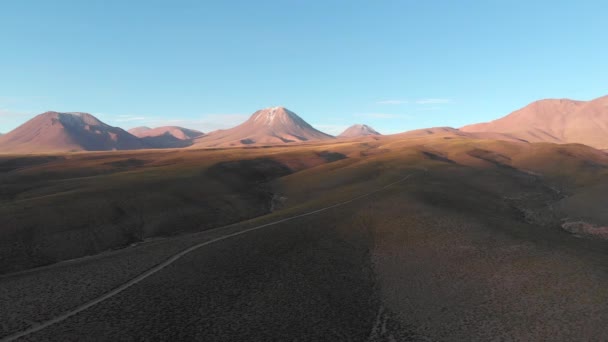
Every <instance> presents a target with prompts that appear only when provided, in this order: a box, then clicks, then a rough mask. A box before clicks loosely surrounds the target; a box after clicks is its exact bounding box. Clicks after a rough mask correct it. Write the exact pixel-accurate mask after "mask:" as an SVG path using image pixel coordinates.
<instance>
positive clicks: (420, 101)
mask: <svg viewBox="0 0 608 342" xmlns="http://www.w3.org/2000/svg"><path fill="white" fill-rule="evenodd" d="M450 102H452V100H451V99H446V98H429V99H418V100H416V104H420V105H430V104H446V103H450Z"/></svg>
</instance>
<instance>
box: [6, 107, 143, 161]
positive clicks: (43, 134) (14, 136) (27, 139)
mask: <svg viewBox="0 0 608 342" xmlns="http://www.w3.org/2000/svg"><path fill="white" fill-rule="evenodd" d="M141 148H145V145H144V144H143V143H142V142H141V141H140V140H139V139H138V138H137V137H135V136H133V135H131V134H129V133H128V132H126V131H124V130H123V129H121V128H118V127H112V126H109V125H107V124H105V123H103V122H101V121H100V120H99V119H97V118H96V117H94V116H93V115H91V114H87V113H59V112H46V113H43V114H40V115H37V116H36V117H34V118H33V119H31V120H29V121H27V122H26V123H24V124H23V125H21V126H19V127H17V128H15V129H14V130H13V131H11V132H9V133H7V134H5V135H3V136H1V137H0V151H2V152H6V153H39V152H66V151H109V150H133V149H141Z"/></svg>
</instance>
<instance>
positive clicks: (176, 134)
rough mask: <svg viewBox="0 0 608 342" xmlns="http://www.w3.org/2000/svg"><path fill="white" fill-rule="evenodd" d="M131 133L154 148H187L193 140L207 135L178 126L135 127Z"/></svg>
mask: <svg viewBox="0 0 608 342" xmlns="http://www.w3.org/2000/svg"><path fill="white" fill-rule="evenodd" d="M129 133H131V134H133V135H134V136H136V137H138V138H140V139H141V140H142V141H143V142H144V143H145V144H146V145H148V146H150V147H153V148H171V147H186V146H190V145H192V141H193V139H196V138H199V137H202V136H204V135H205V133H203V132H200V131H197V130H193V129H188V128H183V127H177V126H163V127H156V128H150V127H144V126H142V127H135V128H132V129H130V130H129Z"/></svg>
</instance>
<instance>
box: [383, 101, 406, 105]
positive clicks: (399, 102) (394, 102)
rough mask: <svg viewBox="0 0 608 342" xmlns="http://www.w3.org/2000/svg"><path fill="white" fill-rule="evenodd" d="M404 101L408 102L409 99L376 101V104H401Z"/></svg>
mask: <svg viewBox="0 0 608 342" xmlns="http://www.w3.org/2000/svg"><path fill="white" fill-rule="evenodd" d="M404 103H408V101H407V100H383V101H378V102H376V104H381V105H400V104H404Z"/></svg>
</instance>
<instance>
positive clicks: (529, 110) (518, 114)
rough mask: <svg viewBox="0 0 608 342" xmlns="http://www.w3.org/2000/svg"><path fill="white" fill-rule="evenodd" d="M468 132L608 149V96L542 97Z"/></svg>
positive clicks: (476, 125) (470, 127)
mask: <svg viewBox="0 0 608 342" xmlns="http://www.w3.org/2000/svg"><path fill="white" fill-rule="evenodd" d="M461 130H462V131H464V132H497V133H506V134H509V135H511V136H514V137H518V138H521V139H525V140H527V141H530V142H555V143H582V144H586V145H589V146H592V147H595V148H600V149H606V148H608V96H605V97H601V98H598V99H595V100H592V101H588V102H585V101H573V100H568V99H559V100H553V99H550V100H541V101H537V102H534V103H532V104H530V105H528V106H526V107H524V108H522V109H519V110H517V111H515V112H513V113H511V114H509V115H507V116H505V117H503V118H500V119H498V120H494V121H492V122H487V123H480V124H475V125H469V126H465V127H462V128H461Z"/></svg>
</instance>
